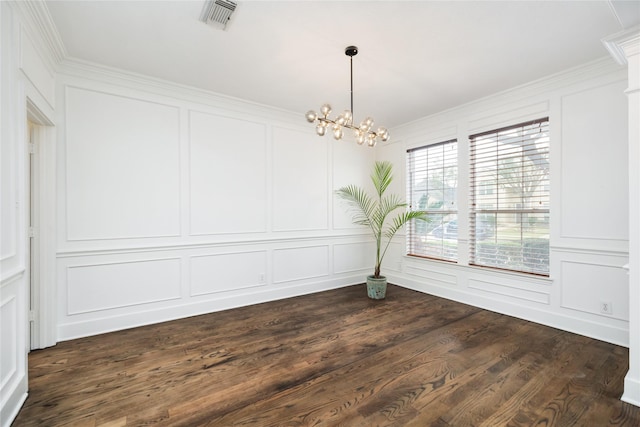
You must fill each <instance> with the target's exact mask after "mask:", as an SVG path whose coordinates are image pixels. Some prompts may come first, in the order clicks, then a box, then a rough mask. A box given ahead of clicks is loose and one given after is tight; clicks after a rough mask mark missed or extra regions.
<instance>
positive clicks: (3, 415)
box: [0, 392, 29, 427]
mask: <svg viewBox="0 0 640 427" xmlns="http://www.w3.org/2000/svg"><path fill="white" fill-rule="evenodd" d="M28 396H29V393H27V392H25V393H22V394H19V395H18V396H16V398H15V399H9V400H8V401H7V402H5V403H4V405H2V408H0V426H2V427H10V426H11V423H12V422H13V420H14V419H15V418H16V417H17V416H18V412H20V409H22V405H24V402H25V401H26V400H27V397H28Z"/></svg>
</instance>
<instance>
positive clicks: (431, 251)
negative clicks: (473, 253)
mask: <svg viewBox="0 0 640 427" xmlns="http://www.w3.org/2000/svg"><path fill="white" fill-rule="evenodd" d="M407 172H408V174H409V176H408V179H407V186H408V188H407V194H408V196H407V200H408V203H409V206H410V209H411V210H419V211H423V212H426V213H428V214H429V218H430V219H431V221H430V222H428V223H427V222H424V221H414V222H412V223H410V224H409V225H408V226H407V253H408V254H409V255H416V256H424V257H429V258H438V259H444V260H449V261H457V259H458V223H457V219H458V203H457V197H458V143H457V141H456V140H451V141H445V142H442V143H439V144H434V145H428V146H425V147H420V148H414V149H411V150H407Z"/></svg>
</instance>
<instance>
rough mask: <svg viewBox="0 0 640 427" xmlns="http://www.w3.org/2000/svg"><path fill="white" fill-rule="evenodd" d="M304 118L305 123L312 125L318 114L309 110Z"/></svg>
mask: <svg viewBox="0 0 640 427" xmlns="http://www.w3.org/2000/svg"><path fill="white" fill-rule="evenodd" d="M305 117H306V118H307V121H308V122H309V123H313V122H315V121H316V119H317V118H318V113H316V112H315V111H313V110H309V111H307V114H305Z"/></svg>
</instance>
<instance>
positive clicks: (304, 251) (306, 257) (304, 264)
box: [273, 246, 329, 283]
mask: <svg viewBox="0 0 640 427" xmlns="http://www.w3.org/2000/svg"><path fill="white" fill-rule="evenodd" d="M328 275H329V247H328V246H310V247H299V248H290V249H277V250H275V251H273V282H274V283H283V282H291V281H294V280H303V279H311V278H317V277H324V276H328Z"/></svg>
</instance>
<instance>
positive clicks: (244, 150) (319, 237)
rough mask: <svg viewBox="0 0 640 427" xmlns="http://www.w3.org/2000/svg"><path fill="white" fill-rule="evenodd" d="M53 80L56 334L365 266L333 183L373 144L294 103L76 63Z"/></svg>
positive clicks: (347, 274)
mask: <svg viewBox="0 0 640 427" xmlns="http://www.w3.org/2000/svg"><path fill="white" fill-rule="evenodd" d="M57 80H58V84H57V93H56V97H57V122H58V123H59V126H58V127H57V129H58V135H57V138H58V144H57V146H58V162H57V171H58V175H57V183H58V184H57V189H56V195H57V207H58V209H57V218H58V222H57V227H56V229H57V250H56V257H57V265H56V270H57V295H58V298H57V301H56V304H57V315H56V318H55V323H56V325H57V334H58V339H59V340H67V339H71V338H76V337H81V336H87V335H93V334H98V333H102V332H106V331H111V330H117V329H122V328H128V327H133V326H137V325H142V324H148V323H153V322H159V321H164V320H169V319H173V318H179V317H185V316H191V315H196V314H201V313H207V312H211V311H216V310H222V309H226V308H230V307H236V306H241V305H247V304H252V303H257V302H262V301H267V300H272V299H276V298H285V297H291V296H294V295H299V294H304V293H309V292H316V291H321V290H325V289H330V288H334V287H338V286H344V285H347V284H353V283H361V282H362V281H363V278H364V276H365V275H366V274H367V273H368V272H369V268H370V266H371V265H372V259H369V258H367V257H364V256H362V253H363V250H364V249H366V248H368V247H369V238H368V236H367V235H366V234H365V235H363V234H362V233H363V230H362V229H359V228H354V227H353V226H352V225H351V224H350V223H349V221H348V218H346V215H345V213H344V211H343V209H342V207H341V206H340V205H339V204H337V203H335V199H334V194H333V193H334V190H335V189H337V188H339V187H340V186H342V185H346V184H350V183H363V182H366V180H367V179H368V174H369V170H370V167H371V165H372V162H373V158H374V151H373V150H371V149H369V148H367V147H359V146H355V144H348V143H344V142H341V143H338V142H336V141H334V140H333V139H332V138H329V137H325V138H320V137H318V136H316V135H315V132H314V131H313V127H309V125H308V123H306V121H305V120H304V116H303V115H302V114H300V115H295V114H291V113H286V112H281V111H276V110H273V109H270V108H267V107H264V106H260V105H254V104H250V103H247V102H243V101H241V100H236V99H232V98H226V97H221V96H217V95H215V94H206V93H203V92H201V91H197V90H193V89H191V88H187V87H182V86H177V85H172V84H170V83H167V82H162V81H157V80H152V79H148V78H145V77H144V76H137V75H131V74H127V73H123V72H120V71H116V70H109V69H104V68H100V67H98V66H94V65H90V64H86V63H79V62H73V61H66V62H64V63H63V64H62V67H61V69H60V73H59V75H58V79H57ZM372 256H373V255H372Z"/></svg>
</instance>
